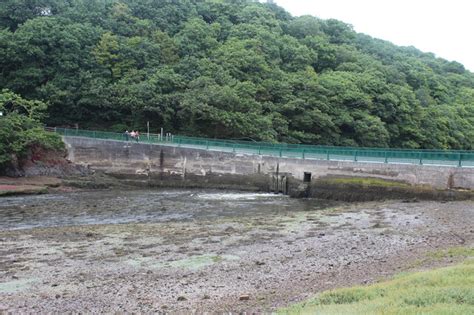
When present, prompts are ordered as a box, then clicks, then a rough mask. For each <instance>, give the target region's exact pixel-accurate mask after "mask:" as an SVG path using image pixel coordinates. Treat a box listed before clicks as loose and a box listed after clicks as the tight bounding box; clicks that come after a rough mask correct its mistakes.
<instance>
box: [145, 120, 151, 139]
mask: <svg viewBox="0 0 474 315" xmlns="http://www.w3.org/2000/svg"><path fill="white" fill-rule="evenodd" d="M146 130H147V138H148V141H150V122H149V121H147V122H146Z"/></svg>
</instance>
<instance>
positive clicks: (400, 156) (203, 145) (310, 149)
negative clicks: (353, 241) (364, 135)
mask: <svg viewBox="0 0 474 315" xmlns="http://www.w3.org/2000/svg"><path fill="white" fill-rule="evenodd" d="M46 129H47V130H49V131H53V132H56V133H58V134H60V135H62V136H72V137H86V138H94V139H103V140H115V141H130V142H132V141H136V140H135V139H132V138H131V137H128V140H127V137H126V135H125V134H123V133H113V132H106V131H91V130H80V129H65V128H46ZM139 142H142V143H143V142H144V143H150V144H160V145H172V146H178V147H187V148H196V149H206V150H214V151H223V152H234V153H241V154H258V155H266V156H274V157H282V158H300V159H315V160H330V161H353V162H371V163H391V164H418V165H439V166H456V167H474V151H462V150H457V151H456V150H450V151H445V150H407V149H387V148H355V147H334V146H317V145H301V144H285V143H266V142H250V141H241V140H240V141H239V140H218V139H208V138H194V137H184V136H171V137H161V136H160V135H158V134H150V135H149V136H148V135H147V134H142V135H141V136H140V139H139Z"/></svg>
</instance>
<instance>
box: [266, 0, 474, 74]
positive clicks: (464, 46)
mask: <svg viewBox="0 0 474 315" xmlns="http://www.w3.org/2000/svg"><path fill="white" fill-rule="evenodd" d="M274 2H275V3H276V4H278V5H279V6H281V7H283V8H285V9H286V10H287V11H289V12H290V13H291V14H292V15H293V16H300V15H313V16H317V17H319V18H322V19H329V18H333V19H337V20H340V21H343V22H345V23H348V24H351V25H352V26H353V27H354V30H355V31H356V32H359V33H365V34H367V35H370V36H372V37H375V38H380V39H384V40H387V41H390V42H392V43H394V44H396V45H399V46H415V47H416V48H418V49H419V50H421V51H424V52H432V53H434V54H435V55H436V56H437V57H440V58H444V59H447V60H450V61H453V60H454V61H457V62H460V63H462V64H463V65H464V66H465V68H466V69H468V70H470V71H471V72H474V36H473V34H474V1H473V0H397V1H395V0H275V1H274Z"/></svg>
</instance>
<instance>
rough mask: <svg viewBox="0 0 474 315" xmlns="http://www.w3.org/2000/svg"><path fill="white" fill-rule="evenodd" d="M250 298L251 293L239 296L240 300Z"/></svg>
mask: <svg viewBox="0 0 474 315" xmlns="http://www.w3.org/2000/svg"><path fill="white" fill-rule="evenodd" d="M248 300H250V295H248V294H242V295H241V296H240V297H239V301H248Z"/></svg>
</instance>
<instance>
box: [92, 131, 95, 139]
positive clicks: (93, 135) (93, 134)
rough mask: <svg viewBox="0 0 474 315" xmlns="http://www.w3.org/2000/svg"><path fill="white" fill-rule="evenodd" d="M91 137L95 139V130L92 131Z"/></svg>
mask: <svg viewBox="0 0 474 315" xmlns="http://www.w3.org/2000/svg"><path fill="white" fill-rule="evenodd" d="M92 138H94V139H95V131H93V132H92Z"/></svg>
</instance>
